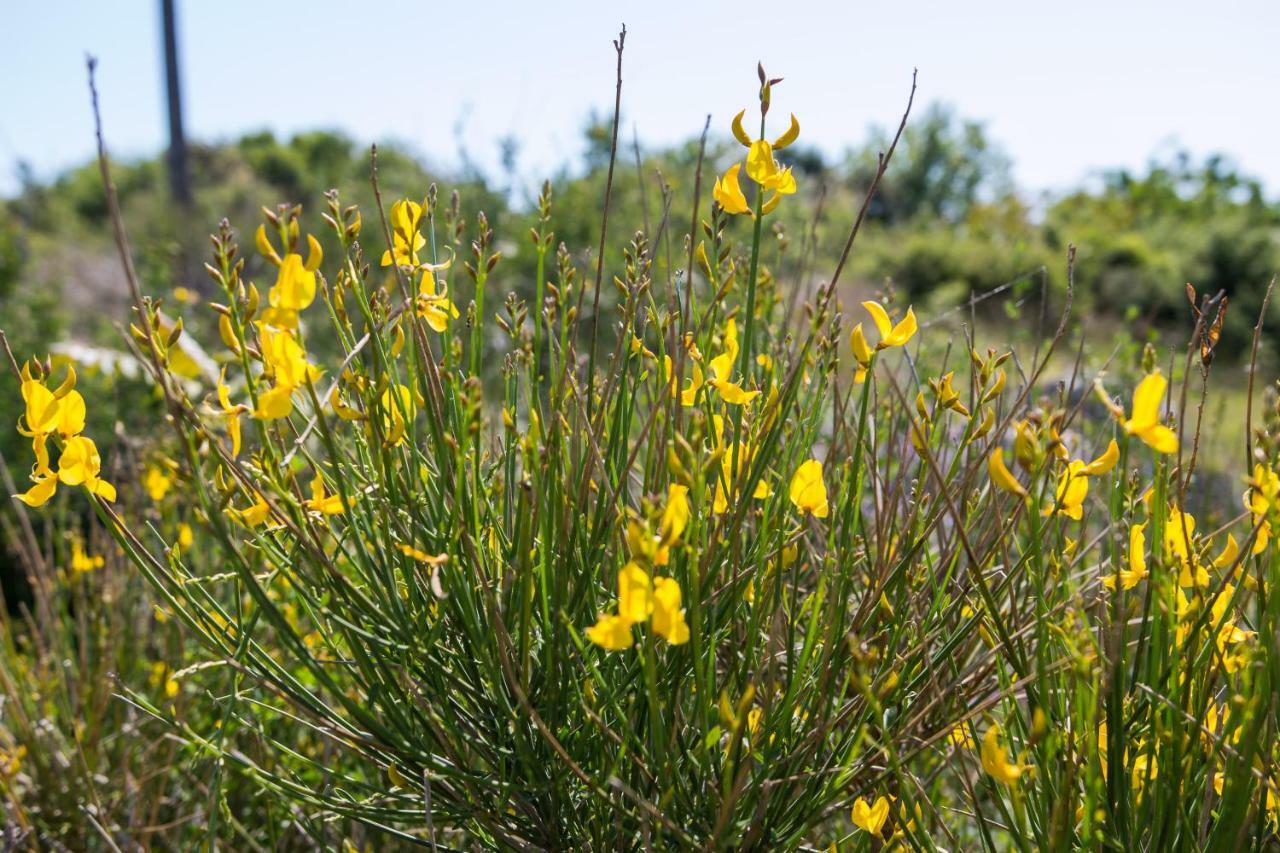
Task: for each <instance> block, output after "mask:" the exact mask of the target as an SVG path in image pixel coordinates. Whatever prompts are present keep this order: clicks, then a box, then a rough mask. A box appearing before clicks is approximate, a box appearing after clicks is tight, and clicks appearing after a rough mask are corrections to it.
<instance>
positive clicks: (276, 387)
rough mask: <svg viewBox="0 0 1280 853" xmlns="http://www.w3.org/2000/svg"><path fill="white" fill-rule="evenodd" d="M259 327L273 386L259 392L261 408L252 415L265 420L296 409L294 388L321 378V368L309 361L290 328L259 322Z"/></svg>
mask: <svg viewBox="0 0 1280 853" xmlns="http://www.w3.org/2000/svg"><path fill="white" fill-rule="evenodd" d="M259 331H260V332H261V339H262V361H263V367H264V370H265V373H266V375H267V376H269V377H271V380H272V382H273V386H272V388H271V390H269V391H266V392H265V393H263V394H260V395H259V396H258V409H257V411H255V412H254V413H253V416H254V417H255V418H260V419H262V420H276V419H279V418H285V417H288V416H289V413H290V412H292V411H293V392H294V391H296V390H297V389H298V388H300V387H302V385H304V384H305V383H306V382H308V381H311V382H314V381H315V380H316V379H318V378H319V377H320V371H319V370H318V369H316V367H315V366H314V365H312V364H311V362H309V361H307V354H306V351H305V350H303V348H302V345H301V344H299V343H298V341H297V339H296V338H294V336H293V333H292V332H290V331H289V330H288V329H277V328H273V327H271V326H269V325H266V324H260V325H259Z"/></svg>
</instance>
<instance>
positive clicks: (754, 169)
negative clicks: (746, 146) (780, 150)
mask: <svg viewBox="0 0 1280 853" xmlns="http://www.w3.org/2000/svg"><path fill="white" fill-rule="evenodd" d="M777 173H778V163H777V161H776V160H774V159H773V146H772V145H770V144H769V142H768V141H767V140H764V139H757V140H756V141H755V142H753V143H751V150H750V151H748V152H747V177H749V178H751V180H753V181H755V182H756V183H757V184H762V185H763V184H764V183H765V182H766V181H768V180H770V179H771V178H773V176H774V175H776V174H777Z"/></svg>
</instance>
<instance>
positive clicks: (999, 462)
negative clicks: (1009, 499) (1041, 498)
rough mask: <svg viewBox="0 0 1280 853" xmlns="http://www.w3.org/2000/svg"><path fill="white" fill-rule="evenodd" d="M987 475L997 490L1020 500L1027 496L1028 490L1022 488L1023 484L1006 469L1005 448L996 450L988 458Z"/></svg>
mask: <svg viewBox="0 0 1280 853" xmlns="http://www.w3.org/2000/svg"><path fill="white" fill-rule="evenodd" d="M987 474H988V475H989V476H990V477H991V482H992V483H993V484H994V485H995V486H996V487H997V488H999V489H1002V490H1004V491H1006V492H1008V493H1009V494H1012V495H1017V496H1018V497H1020V498H1025V497H1026V496H1027V490H1026V489H1024V488H1023V487H1022V484H1021V483H1019V482H1018V481H1017V479H1016V478H1015V477H1014V476H1013V474H1012V472H1010V471H1009V469H1008V468H1006V467H1005V464H1004V449H1003V448H1000V447H997V448H995V449H994V450H992V451H991V455H990V456H989V457H987Z"/></svg>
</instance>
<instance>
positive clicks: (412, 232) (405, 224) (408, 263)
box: [382, 199, 427, 267]
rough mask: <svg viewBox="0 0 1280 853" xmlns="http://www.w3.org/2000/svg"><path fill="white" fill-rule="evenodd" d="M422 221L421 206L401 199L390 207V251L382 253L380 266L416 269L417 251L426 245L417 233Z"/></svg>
mask: <svg viewBox="0 0 1280 853" xmlns="http://www.w3.org/2000/svg"><path fill="white" fill-rule="evenodd" d="M421 220H422V205H420V204H418V203H417V202H413V201H409V200H408V199H401V200H400V201H397V202H396V203H395V204H393V205H391V242H392V245H393V249H394V252H393V251H392V249H388V250H387V251H385V252H383V253H382V265H383V266H384V267H389V266H391V263H392V261H393V260H394V261H395V264H396V266H401V267H416V266H417V265H418V250H419V249H421V248H422V247H423V246H425V245H427V239H426V238H425V237H423V236H422V234H421V233H420V232H419V231H418V225H419V223H420V222H421Z"/></svg>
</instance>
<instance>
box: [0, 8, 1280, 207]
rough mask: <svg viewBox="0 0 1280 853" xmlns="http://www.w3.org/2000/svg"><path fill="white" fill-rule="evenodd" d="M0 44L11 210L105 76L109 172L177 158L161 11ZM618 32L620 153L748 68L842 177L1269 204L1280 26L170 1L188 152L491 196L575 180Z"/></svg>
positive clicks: (1269, 20)
mask: <svg viewBox="0 0 1280 853" xmlns="http://www.w3.org/2000/svg"><path fill="white" fill-rule="evenodd" d="M4 16H5V27H4V31H3V33H0V75H2V77H3V79H4V80H5V81H6V82H5V85H4V86H3V87H2V88H0V195H11V194H12V193H13V192H15V191H16V190H17V189H18V186H19V183H18V163H19V162H26V163H28V164H30V166H31V167H32V169H33V170H34V173H35V175H36V177H37V178H38V179H42V180H43V179H49V178H51V177H54V176H56V175H57V174H58V173H59V172H60V171H62V170H64V169H66V168H68V167H71V166H75V165H77V164H80V163H83V162H85V161H86V160H87V159H88V158H89V157H90V156H91V155H92V152H93V135H92V120H91V114H90V111H89V101H88V94H87V88H86V83H85V70H84V56H85V54H86V53H92V54H93V55H95V56H97V57H98V59H99V63H100V65H99V90H100V93H101V97H102V105H103V110H104V121H105V126H106V133H107V142H108V147H109V148H110V150H111V151H112V152H113V154H114V155H115V156H118V157H140V156H145V155H150V154H155V153H157V152H158V151H160V150H162V149H163V147H164V146H165V144H166V133H167V131H166V120H165V115H164V91H163V77H162V69H163V62H162V54H161V45H160V37H159V2H158V0H112V2H97V3H91V2H71V1H70V0H68V2H56V3H45V4H40V5H37V4H35V3H31V2H15V3H13V4H12V5H10V7H9V8H7V9H6V10H5V13H4ZM623 21H625V22H626V24H627V30H628V36H627V46H626V54H625V57H624V70H623V77H624V82H623V118H624V125H623V126H624V129H625V137H626V139H627V140H628V142H629V141H630V135H631V129H632V127H633V126H634V127H636V128H637V129H638V131H639V135H640V139H641V143H642V144H654V145H657V144H663V143H670V142H674V141H677V140H681V139H684V138H688V137H690V136H693V135H695V134H696V133H698V132H699V131H700V130H701V127H702V123H703V120H704V118H705V116H706V114H707V113H711V115H712V127H713V129H715V130H717V131H719V132H721V133H727V130H728V122H729V120H730V118H731V117H732V116H733V114H734V113H735V112H737V111H738V110H739V109H741V108H743V107H747V106H749V105H750V104H751V100H752V98H753V97H754V95H755V87H756V80H755V64H756V60H757V59H761V60H763V61H764V64H765V68H766V69H767V70H768V71H769V73H770V74H771V75H776V76H783V77H785V78H786V82H785V83H784V84H783V85H782V86H780V87H779V88H778V90H777V93H776V94H775V101H774V103H775V109H776V110H778V111H779V112H780V113H783V114H784V115H785V112H787V111H793V112H795V113H796V114H797V115H798V116H799V118H800V121H801V124H802V126H803V134H802V139H803V140H804V141H807V142H809V143H812V144H815V145H817V146H818V147H819V148H821V149H822V150H823V151H824V152H825V153H827V154H829V155H838V154H839V153H840V152H841V151H843V150H844V149H845V148H846V147H847V146H849V145H855V144H858V143H860V142H862V141H863V140H864V139H865V138H866V133H867V128H868V126H869V125H872V124H879V125H883V126H888V125H892V124H894V123H896V121H897V119H898V117H899V116H900V114H901V111H902V108H903V105H904V103H905V98H906V95H907V92H908V89H909V87H910V80H911V70H912V68H913V67H918V68H919V72H920V90H919V93H918V96H917V106H918V107H924V106H927V105H928V104H930V103H932V102H935V101H941V102H946V103H949V104H952V105H954V106H955V107H956V109H957V111H958V112H959V114H960V115H962V116H964V117H966V118H973V119H978V120H981V121H984V122H985V123H986V125H987V129H988V131H989V134H990V136H991V138H992V139H993V140H994V141H995V142H997V143H998V144H999V145H1000V146H1001V147H1002V148H1003V149H1004V150H1005V151H1006V152H1007V153H1008V154H1009V155H1010V157H1011V158H1012V160H1013V164H1014V178H1015V180H1016V181H1017V183H1018V185H1019V186H1020V187H1021V188H1023V189H1024V190H1027V191H1030V192H1032V193H1037V192H1040V191H1044V190H1049V191H1062V190H1065V189H1069V188H1071V187H1074V186H1077V185H1079V184H1080V183H1082V182H1083V181H1084V180H1086V179H1087V178H1088V177H1090V176H1091V175H1094V174H1096V173H1097V171H1098V170H1100V169H1102V168H1109V167H1116V166H1125V167H1130V168H1142V167H1143V166H1144V165H1145V164H1146V163H1147V162H1148V161H1149V160H1150V159H1151V157H1152V156H1153V155H1157V154H1168V153H1171V152H1172V151H1173V150H1175V149H1176V148H1179V147H1185V148H1186V149H1188V150H1189V151H1191V152H1192V153H1193V154H1194V155H1196V156H1198V157H1203V156H1205V155H1207V154H1210V153H1223V154H1226V155H1227V156H1229V157H1230V158H1231V160H1232V161H1233V162H1234V163H1236V164H1237V165H1238V166H1239V167H1240V169H1241V170H1242V171H1243V172H1244V173H1245V174H1248V175H1251V176H1255V177H1258V178H1260V179H1262V180H1263V181H1264V184H1265V185H1266V187H1267V189H1268V193H1269V195H1271V196H1272V197H1274V196H1275V194H1276V193H1277V191H1280V157H1278V156H1277V149H1276V141H1277V140H1278V139H1280V112H1277V111H1276V110H1275V108H1274V107H1273V106H1272V104H1273V103H1274V92H1275V91H1276V90H1277V89H1278V88H1280V59H1278V58H1277V55H1276V49H1277V44H1276V42H1277V39H1280V3H1275V2H1264V0H1235V1H1234V2H1233V0H1224V2H1219V3H1216V4H1213V5H1212V6H1210V5H1209V4H1204V3H1196V2H1182V0H1179V2H1168V1H1167V0H1166V2H1148V0H1135V2H1126V3H1121V2H1115V0H1111V2H1101V0H1074V2H1071V3H1053V4H1046V3H1039V2H1033V1H1031V0H1020V2H1015V0H976V2H971V3H955V2H948V1H947V0H918V2H916V3H912V4H909V5H906V4H883V3H869V2H863V0H849V2H832V0H791V2H787V3H777V2H775V3H757V2H737V3H733V4H718V3H715V4H713V3H706V2H698V0H684V2H672V0H647V2H643V3H635V2H618V3H608V2H567V0H546V2H542V3H538V4H530V3H520V4H514V3H513V4H505V3H491V4H481V3H470V4H467V3H455V4H439V3H423V2H416V3H415V2H409V0H378V2H372V0H371V2H366V3H362V4H352V3H338V2H331V0H314V2H307V3H294V4H290V3H278V2H277V3H267V2H258V3H247V2H243V0H223V2H210V0H204V1H203V2H193V0H178V23H179V38H180V44H181V50H182V75H183V87H184V92H183V94H184V98H185V108H186V123H187V131H188V135H189V136H190V137H192V138H194V139H198V140H202V141H218V140H223V139H228V138H233V137H236V136H238V135H240V134H242V133H245V132H249V131H254V130H261V129H270V130H272V131H274V132H276V133H277V134H278V135H284V136H287V135H289V134H292V133H294V132H297V131H301V130H308V129H316V128H329V129H339V130H343V131H345V132H347V133H348V134H350V135H351V136H352V137H353V138H354V139H356V140H357V141H358V142H360V143H367V142H370V141H382V140H394V141H398V142H401V143H404V144H406V145H407V146H408V147H409V148H410V149H411V150H412V151H414V152H415V153H417V154H419V155H420V156H422V157H423V158H424V159H425V160H426V161H427V162H428V163H431V164H434V165H436V166H439V167H443V168H454V167H456V166H457V165H458V157H457V153H456V152H457V142H456V140H455V133H454V127H455V125H456V124H457V123H458V122H459V120H461V121H462V123H463V124H462V126H463V128H464V135H463V138H464V142H465V144H466V146H467V149H468V151H469V155H470V157H471V158H472V159H473V160H474V161H475V162H476V163H477V164H479V165H480V166H481V167H482V168H484V169H485V170H486V171H487V172H488V173H490V174H493V175H497V173H498V164H499V140H500V139H501V138H502V137H504V136H507V135H511V136H514V137H515V138H516V139H518V140H519V143H520V156H519V164H520V170H521V173H522V175H523V176H524V177H525V178H526V179H528V180H532V181H536V180H539V179H540V178H541V177H543V176H546V175H549V174H551V173H552V172H554V171H556V170H557V169H558V168H559V167H561V166H563V165H565V164H566V163H568V164H572V163H573V162H575V161H576V160H577V158H578V157H579V155H580V154H581V152H582V137H581V131H582V128H583V127H584V125H585V122H586V120H587V117H588V115H589V114H590V113H591V111H592V109H595V110H597V111H599V112H601V113H604V114H608V113H609V111H610V110H611V109H612V99H613V73H614V54H613V47H612V45H611V43H610V42H611V40H612V39H613V38H614V37H615V36H616V34H617V30H618V25H619V23H621V22H623Z"/></svg>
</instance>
